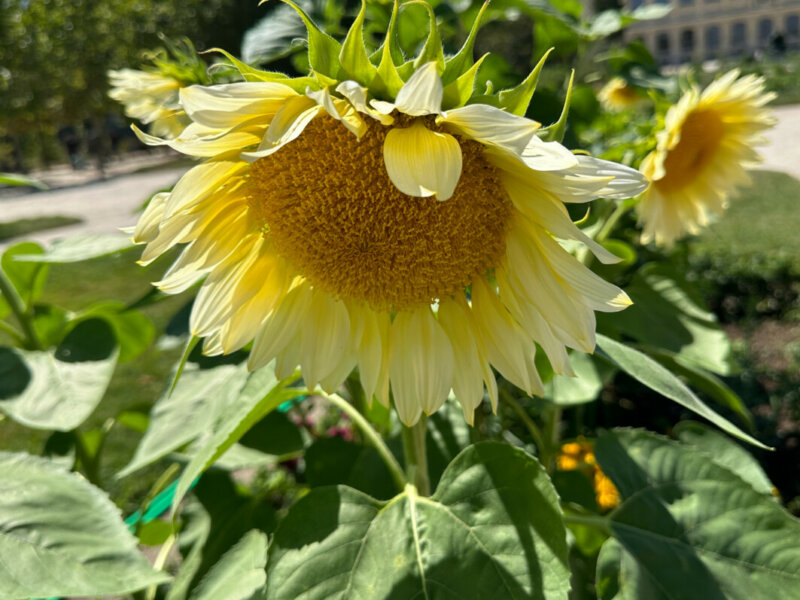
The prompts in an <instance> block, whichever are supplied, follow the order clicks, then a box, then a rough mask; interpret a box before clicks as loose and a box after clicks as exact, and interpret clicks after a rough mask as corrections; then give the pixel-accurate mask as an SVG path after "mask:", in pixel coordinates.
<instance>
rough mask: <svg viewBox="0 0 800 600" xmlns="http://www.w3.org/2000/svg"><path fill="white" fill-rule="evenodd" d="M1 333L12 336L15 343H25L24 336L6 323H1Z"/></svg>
mask: <svg viewBox="0 0 800 600" xmlns="http://www.w3.org/2000/svg"><path fill="white" fill-rule="evenodd" d="M0 331H4V332H5V333H6V334H8V335H9V336H11V339H13V340H14V341H15V342H22V341H25V338H24V336H23V335H22V333H21V332H20V331H18V330H17V329H16V328H15V327H12V326H11V325H9V324H8V323H6V322H5V321H0Z"/></svg>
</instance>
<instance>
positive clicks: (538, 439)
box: [500, 389, 547, 459]
mask: <svg viewBox="0 0 800 600" xmlns="http://www.w3.org/2000/svg"><path fill="white" fill-rule="evenodd" d="M500 396H501V398H502V399H503V402H505V403H506V404H508V405H509V406H510V407H511V408H513V409H514V412H516V413H517V416H519V418H520V420H521V421H522V424H523V425H525V427H526V429H527V430H528V433H530V434H531V437H532V438H533V443H534V444H536V449H537V450H538V451H539V458H540V459H541V458H542V457H543V455H544V454H546V452H547V444H546V443H545V440H544V436H543V435H542V431H541V430H540V429H539V426H538V425H537V424H536V423H535V422H534V421H533V419H531V417H530V415H529V414H528V413H527V412H525V409H524V408H522V406H521V405H520V403H519V402H517V401H516V400H515V399H514V397H513V396H512V395H511V394H510V393H509V392H508V390H502V389H501V390H500Z"/></svg>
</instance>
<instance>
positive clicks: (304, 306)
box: [247, 281, 311, 371]
mask: <svg viewBox="0 0 800 600" xmlns="http://www.w3.org/2000/svg"><path fill="white" fill-rule="evenodd" d="M310 305H311V286H310V285H309V284H308V283H307V282H305V281H304V282H301V283H299V284H297V285H295V287H294V288H292V289H291V290H290V291H289V293H287V294H286V295H285V296H284V297H283V299H282V300H281V301H280V303H279V304H278V306H276V307H275V308H274V309H273V310H272V312H270V313H269V315H267V317H266V319H264V322H263V323H262V324H261V328H260V329H259V330H258V332H257V333H256V336H255V340H254V341H253V349H252V350H251V351H250V358H249V359H248V361H247V367H248V368H249V369H250V370H251V371H252V370H255V369H258V368H260V367H263V366H264V365H266V364H267V363H268V362H269V361H271V360H272V359H273V358H275V357H276V356H278V354H279V353H280V352H282V351H283V349H284V348H286V347H287V345H288V344H289V342H291V341H292V339H293V338H295V336H296V334H298V332H299V330H300V328H301V327H302V326H303V323H304V322H305V319H306V316H307V314H308V309H309V307H310ZM299 362H300V361H299V360H297V362H295V363H294V366H296V365H297V364H299ZM294 366H293V367H292V368H294Z"/></svg>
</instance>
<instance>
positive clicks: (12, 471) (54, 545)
mask: <svg viewBox="0 0 800 600" xmlns="http://www.w3.org/2000/svg"><path fill="white" fill-rule="evenodd" d="M167 579H168V577H167V576H166V575H164V574H163V573H158V572H156V571H153V570H152V568H151V567H150V565H149V564H148V562H147V560H146V559H145V558H144V556H142V555H141V554H139V552H138V551H137V549H136V539H135V538H134V537H133V536H132V535H131V534H130V533H129V532H128V529H127V527H126V526H125V524H124V523H123V522H122V519H121V518H120V514H119V509H117V507H115V506H114V505H113V504H112V503H111V501H110V500H109V499H108V498H107V497H106V496H105V494H103V492H101V491H100V490H98V489H97V488H95V487H93V486H92V485H90V484H89V483H87V482H86V480H84V479H82V478H80V477H78V476H77V475H74V474H72V473H69V472H67V471H65V470H64V469H63V468H61V467H60V466H57V465H52V464H50V462H49V461H47V460H44V459H42V458H38V457H33V456H28V455H25V454H10V453H7V452H0V597H2V598H6V599H9V600H16V599H24V598H30V597H44V598H49V597H54V596H55V597H62V596H96V595H106V594H125V593H128V592H132V591H135V590H138V589H141V588H143V587H146V586H149V585H153V584H157V583H161V582H163V581H166V580H167Z"/></svg>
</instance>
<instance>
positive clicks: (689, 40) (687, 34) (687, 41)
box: [681, 29, 694, 54]
mask: <svg viewBox="0 0 800 600" xmlns="http://www.w3.org/2000/svg"><path fill="white" fill-rule="evenodd" d="M693 51H694V31H692V30H691V29H684V30H683V31H681V52H683V53H687V54H691V53H692V52H693Z"/></svg>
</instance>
